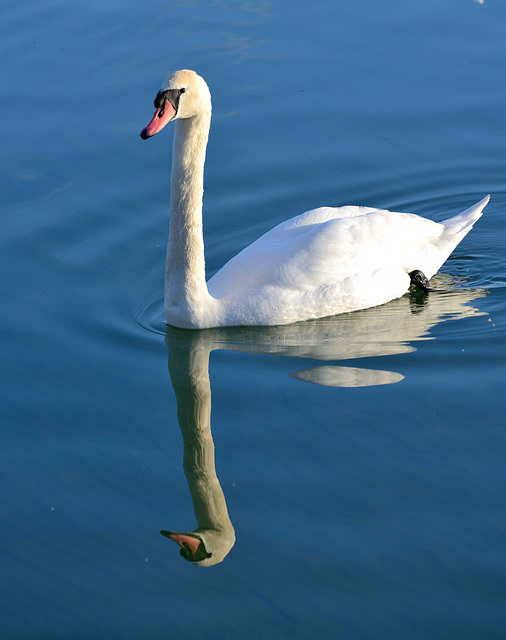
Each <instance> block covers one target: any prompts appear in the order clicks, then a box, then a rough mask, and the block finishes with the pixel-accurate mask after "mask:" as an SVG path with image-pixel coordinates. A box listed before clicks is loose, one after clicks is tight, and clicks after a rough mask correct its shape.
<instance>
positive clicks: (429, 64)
mask: <svg viewBox="0 0 506 640" xmlns="http://www.w3.org/2000/svg"><path fill="white" fill-rule="evenodd" d="M4 4H5V6H4V11H3V16H4V17H3V22H2V36H3V37H2V40H1V43H2V44H1V45H0V47H1V49H2V53H3V57H4V60H5V61H7V62H6V64H5V65H4V68H3V72H2V74H3V82H2V83H1V84H0V94H1V98H2V99H1V101H0V110H1V113H2V118H1V119H0V122H1V123H2V124H1V125H0V126H1V127H2V142H1V144H0V166H1V169H2V171H1V173H0V176H1V177H0V182H1V187H2V201H1V202H2V204H1V217H0V220H1V223H0V224H1V233H0V243H1V251H2V258H3V259H2V264H3V265H4V277H3V278H2V285H1V286H2V313H1V316H0V323H1V324H0V328H1V331H2V335H3V343H2V344H3V346H2V356H3V357H2V374H3V375H2V385H1V386H0V394H1V397H2V415H3V420H2V430H1V443H2V447H1V458H2V464H1V472H0V473H1V477H2V485H3V487H4V489H3V492H2V501H1V508H0V517H1V525H2V527H1V528H2V540H1V542H0V562H1V565H2V569H3V571H2V575H3V580H2V598H1V604H0V637H1V638H2V640H4V639H5V640H14V639H16V640H17V639H20V638H23V639H30V640H31V639H45V638H51V639H55V638H56V639H57V638H65V639H66V640H68V639H69V638H76V639H81V638H86V639H87V638H118V639H120V640H127V639H129V638H139V637H146V638H153V639H155V638H167V637H180V638H199V637H203V638H220V640H221V639H226V638H231V639H232V638H233V639H237V638H252V639H256V638H259V637H276V638H279V639H284V638H286V639H290V640H292V639H297V638H301V639H307V638H350V639H373V638H374V640H378V639H380V638H385V639H387V638H388V639H389V640H392V639H395V638H399V639H405V638H413V639H417V638H420V639H426V638H431V639H436V640H438V639H442V640H443V639H444V640H447V639H453V638H455V639H457V638H458V639H459V640H460V639H462V638H473V639H474V638H484V639H489V638H490V639H492V638H502V637H504V633H505V628H506V614H505V609H504V602H505V599H506V553H505V551H506V549H505V542H504V540H505V533H506V531H505V529H506V513H505V509H504V495H505V488H506V487H505V484H506V483H505V472H504V457H505V455H506V433H505V427H504V425H505V408H506V399H505V398H506V395H505V374H506V371H505V357H506V288H505V285H506V277H505V270H504V246H505V241H506V223H505V218H504V210H505V204H506V184H505V175H506V161H505V158H506V153H505V151H506V134H505V131H506V115H505V114H506V108H505V106H506V105H505V102H506V88H505V84H504V64H505V56H506V46H505V44H504V25H505V20H506V7H504V6H503V4H501V3H497V2H493V1H492V0H485V2H483V3H476V2H472V1H471V0H448V1H447V2H445V3H441V2H437V1H436V0H429V1H427V2H424V3H408V2H404V3H399V2H394V1H393V0H386V1H385V2H381V3H373V2H370V1H368V0H358V1H356V2H354V3H348V2H335V3H325V2H312V3H302V2H295V3H294V2H290V3H288V2H284V1H281V2H276V3H273V2H259V3H250V2H240V1H239V2H232V1H227V0H224V1H221V0H220V1H218V0H216V1H211V0H209V1H204V0H202V1H199V0H195V1H193V2H180V3H178V2H169V3H167V2H165V3H163V2H156V1H155V2H153V3H150V4H146V3H144V4H139V3H134V2H127V3H124V2H122V3H119V2H109V3H107V5H103V3H98V2H86V3H84V2H74V3H69V2H64V1H63V0H52V1H50V2H46V3H43V4H41V3H36V2H33V1H31V0H29V1H28V2H25V3H23V4H20V3H14V2H11V1H10V0H9V1H7V2H6V3H4ZM184 67H188V68H193V69H196V70H197V71H198V72H199V73H201V74H202V75H203V76H204V77H205V78H206V80H207V81H208V83H209V86H210V88H211V91H212V94H213V124H212V130H211V137H210V143H209V149H208V161H207V166H206V193H205V241H206V257H207V269H208V272H209V275H212V274H213V273H214V272H215V271H216V270H217V269H218V268H219V267H220V266H221V265H222V264H224V262H225V261H226V260H227V259H229V258H230V257H231V256H232V255H234V254H235V253H237V252H238V251H239V250H240V249H241V248H243V247H244V246H245V245H246V244H247V243H248V242H251V241H252V240H254V239H255V238H256V237H258V235H259V234H260V233H262V232H264V231H266V230H268V229H269V228H270V227H272V226H273V225H274V224H276V223H278V222H280V221H282V220H283V219H286V218H287V217H289V216H292V215H296V214H298V213H300V212H302V211H304V210H307V209H310V208H313V207H315V206H319V205H342V204H357V205H369V206H377V207H382V208H391V209H397V210H403V211H413V212H416V213H420V214H422V215H426V216H428V217H431V218H432V219H435V220H442V219H444V218H446V217H449V216H450V215H452V214H455V213H458V212H459V211H461V210H463V209H465V208H467V207H468V206H469V205H471V204H473V203H474V202H477V201H478V200H479V199H481V198H482V197H483V196H485V195H486V194H487V193H491V195H492V199H491V202H490V204H489V205H488V206H487V209H486V212H485V215H484V216H483V218H482V219H481V220H480V221H479V223H478V224H477V225H476V227H475V229H474V230H473V231H472V233H471V234H470V235H469V236H468V237H466V239H465V240H464V241H463V242H462V244H461V245H460V246H459V247H458V248H457V250H456V251H455V253H454V254H453V256H452V257H451V258H450V259H449V260H448V262H447V263H446V264H445V265H444V268H443V270H442V272H443V273H442V275H441V276H439V279H438V280H437V281H436V282H437V283H439V286H440V288H444V289H449V291H447V292H446V293H441V294H438V295H430V296H429V297H424V296H416V295H411V296H405V297H404V298H402V299H400V300H397V301H394V302H392V303H390V304H388V305H385V306H383V307H381V308H378V309H371V310H368V311H365V312H359V313H355V314H349V315H346V316H340V317H337V318H330V319H324V320H319V321H314V322H308V323H300V324H297V325H293V326H290V327H283V328H268V329H230V330H215V331H204V332H196V333H193V332H184V331H178V330H174V329H170V328H168V329H167V328H166V327H165V325H164V321H163V311H162V306H163V305H162V296H163V268H164V266H163V265H164V259H165V245H166V236H167V220H168V189H169V171H170V145H171V138H172V134H171V132H170V131H164V132H163V133H162V134H160V136H157V137H156V138H154V139H153V140H151V141H149V143H143V142H141V140H140V138H139V135H138V134H139V132H140V130H141V129H142V127H143V126H144V125H145V124H146V122H147V121H148V119H149V118H150V117H151V115H152V110H153V107H152V100H153V98H154V96H155V94H156V91H157V89H158V87H159V85H160V82H161V80H162V79H163V78H164V76H165V75H166V74H167V73H168V72H169V71H171V70H174V69H177V68H184ZM170 358H172V362H173V367H175V369H174V368H173V370H172V372H171V373H172V374H174V371H175V376H173V380H174V379H175V380H176V384H175V385H174V387H173V384H172V382H171V375H170V373H169V368H168V361H169V359H170ZM208 361H209V362H208ZM174 363H175V364H174ZM190 364H192V367H191V368H190V366H189V365H190ZM177 381H179V386H178V384H177ZM185 385H186V386H185ZM196 390H198V391H199V393H195V391H196ZM197 401H198V404H195V403H196V402H197ZM177 402H179V403H180V406H182V407H183V408H184V409H185V410H186V412H187V413H186V414H185V415H187V419H186V420H184V421H181V414H180V420H179V422H178V417H177ZM210 411H211V413H210V418H209V412H210ZM189 415H190V416H191V415H193V416H194V419H193V421H192V420H190V419H188V416H189ZM181 430H182V431H181ZM182 432H183V437H184V439H185V446H186V452H187V454H188V452H189V455H190V456H192V455H194V453H192V451H193V449H192V446H197V445H198V446H200V444H202V443H203V445H202V447H201V452H202V456H203V458H202V459H203V462H202V464H203V465H204V467H205V471H206V474H207V476H206V477H207V478H208V479H209V486H212V490H211V491H210V492H209V491H207V486H208V485H205V486H204V490H203V493H201V494H199V493H198V492H196V490H195V486H194V476H192V473H191V468H190V467H189V466H188V464H186V465H185V468H183V466H184V465H183V437H182ZM199 455H200V454H199ZM213 456H214V459H213ZM185 470H186V475H185ZM206 495H207V497H209V496H211V497H213V499H215V500H217V501H219V503H220V505H221V507H220V509H218V513H217V514H215V517H216V521H217V527H218V529H219V528H220V527H222V528H225V529H227V531H229V532H230V527H232V528H233V530H234V532H235V544H233V546H231V548H230V550H229V551H228V553H225V555H224V556H223V558H220V559H221V560H222V561H221V562H219V563H217V564H214V565H213V566H211V567H208V568H199V567H194V566H192V565H191V564H189V563H188V562H185V560H184V559H182V558H181V557H180V555H179V553H178V547H177V545H175V544H174V543H173V542H171V541H170V540H167V539H166V538H164V537H163V536H161V535H160V534H159V531H160V530H172V531H181V532H191V531H192V530H193V529H195V528H196V527H197V526H198V522H197V520H198V517H199V514H200V517H201V518H202V517H204V516H202V513H203V512H205V509H206V508H207V506H206V505H207V504H208V503H206ZM223 504H226V510H224V509H223ZM194 509H195V511H194ZM227 518H228V520H227Z"/></svg>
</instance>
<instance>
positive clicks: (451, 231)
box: [425, 196, 490, 277]
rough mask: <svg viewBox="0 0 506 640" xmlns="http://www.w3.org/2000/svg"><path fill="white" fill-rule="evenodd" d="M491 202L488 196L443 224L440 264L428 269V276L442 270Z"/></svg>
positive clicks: (440, 238)
mask: <svg viewBox="0 0 506 640" xmlns="http://www.w3.org/2000/svg"><path fill="white" fill-rule="evenodd" d="M489 200H490V196H487V197H486V198H483V200H480V202H478V203H477V204H475V205H473V206H472V207H469V209H466V210H465V211H463V212H462V213H459V215H457V216H454V217H453V218H448V220H444V221H443V222H442V224H443V226H444V229H443V233H442V234H441V236H440V237H439V239H438V241H437V246H438V249H439V263H438V264H436V263H434V264H432V265H431V266H432V270H431V269H430V268H428V269H427V271H426V272H425V275H426V276H428V277H431V276H432V275H434V274H435V273H436V272H437V271H438V270H439V269H440V268H441V266H442V265H443V263H444V262H445V261H446V259H447V258H448V256H449V255H450V254H451V253H452V252H453V250H454V249H455V247H456V246H457V245H458V244H459V242H460V241H461V240H462V238H463V237H464V236H465V235H466V234H467V233H468V232H469V231H471V229H472V228H473V224H474V223H475V222H476V220H478V218H481V215H482V213H483V209H484V208H485V206H486V204H487V203H488V201H489Z"/></svg>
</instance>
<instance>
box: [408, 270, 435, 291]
mask: <svg viewBox="0 0 506 640" xmlns="http://www.w3.org/2000/svg"><path fill="white" fill-rule="evenodd" d="M408 276H409V277H410V279H411V284H413V285H414V286H415V287H418V288H419V289H422V291H430V288H429V281H428V279H427V276H426V275H425V273H423V271H419V270H418V269H415V270H414V271H410V273H408Z"/></svg>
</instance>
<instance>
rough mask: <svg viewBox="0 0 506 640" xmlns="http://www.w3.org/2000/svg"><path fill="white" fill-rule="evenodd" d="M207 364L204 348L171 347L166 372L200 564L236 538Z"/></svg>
mask: <svg viewBox="0 0 506 640" xmlns="http://www.w3.org/2000/svg"><path fill="white" fill-rule="evenodd" d="M208 367H209V350H207V349H203V350H200V349H193V350H192V349H189V350H187V349H184V348H178V347H173V346H171V347H170V349H169V371H170V376H171V380H172V385H173V387H174V391H175V394H176V398H177V415H178V422H179V426H180V428H181V433H182V436H183V445H184V449H183V467H184V472H185V475H186V479H187V482H188V486H189V488H190V493H191V496H192V500H193V508H194V511H195V517H196V519H197V524H198V528H197V529H196V530H195V532H194V533H195V534H198V536H199V538H200V539H201V540H202V541H203V543H204V546H205V550H206V552H207V555H208V556H209V557H208V558H206V559H205V560H204V561H203V562H199V564H206V565H210V564H216V562H220V561H221V560H223V558H224V557H225V555H226V554H227V553H228V552H229V551H230V549H231V548H232V546H233V544H234V542H235V533H234V528H233V526H232V523H231V522H230V518H229V516H228V511H227V505H226V502H225V496H224V495H223V491H222V489H221V486H220V483H219V481H218V477H217V475H216V470H215V462H214V444H213V438H212V435H211V386H210V382H209V372H208ZM209 554H211V555H209ZM190 559H191V558H190Z"/></svg>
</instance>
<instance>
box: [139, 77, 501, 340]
mask: <svg viewBox="0 0 506 640" xmlns="http://www.w3.org/2000/svg"><path fill="white" fill-rule="evenodd" d="M155 106H156V107H157V111H156V113H155V115H154V117H153V119H152V120H151V122H150V123H149V124H148V126H147V127H146V128H145V129H144V130H143V131H142V133H141V137H143V138H148V137H151V136H152V135H154V134H155V133H158V132H159V131H160V130H161V129H162V128H163V127H164V126H165V124H167V122H169V121H170V120H173V119H174V120H177V122H176V130H175V136H174V151H173V164H172V179H171V202H170V204H171V219H170V228H169V243H168V247H167V264H166V274H165V315H166V318H167V322H168V323H169V324H171V325H173V326H176V327H180V328H188V329H204V328H210V327H225V326H234V325H279V324H289V323H292V322H297V321H300V320H308V319H310V318H322V317H325V316H331V315H336V314H339V313H344V312H348V311H356V310H358V309H365V308H368V307H374V306H377V305H380V304H383V303H385V302H388V301H390V300H393V299H394V298H398V297H400V296H402V295H403V294H404V293H405V292H406V291H407V290H408V288H409V286H410V281H411V280H410V275H409V274H410V272H412V271H414V270H420V271H422V272H424V273H425V275H426V276H427V277H428V278H431V277H432V276H433V275H434V274H435V273H436V272H437V271H438V269H439V268H440V267H441V265H442V264H443V263H444V262H445V260H446V259H447V258H448V256H449V255H450V254H451V252H452V251H453V249H454V248H455V247H456V246H457V245H458V243H459V242H460V241H461V240H462V238H463V237H464V236H465V235H466V234H467V233H468V231H469V230H470V229H471V228H472V226H473V224H474V222H475V221H476V220H477V219H478V218H479V217H480V216H481V215H482V211H483V208H484V207H485V205H486V204H487V202H488V200H489V197H488V196H487V197H486V198H484V199H483V200H481V202H479V203H478V204H476V205H474V206H473V207H471V208H470V209H467V211H464V213H461V214H460V215H458V216H455V217H454V218H450V219H449V220H446V221H444V222H442V223H436V222H433V221H431V220H427V219H425V218H421V217H420V216H417V215H413V214H408V213H394V212H390V211H384V210H379V209H373V208H369V207H354V206H346V207H338V208H333V207H322V208H319V209H314V210H312V211H308V212H306V213H303V214H302V215H299V216H297V217H295V218H292V219H291V220H288V221H287V222H284V223H282V224H280V225H278V226H276V227H275V228H274V229H272V230H271V231H269V232H268V233H266V234H265V235H263V236H262V237H261V238H259V239H258V240H256V241H255V242H254V243H253V244H251V245H250V246H249V247H247V248H246V249H244V250H243V251H241V252H240V253H239V254H238V255H237V256H236V257H235V258H232V260H230V261H229V262H228V263H227V264H226V265H225V266H224V267H223V268H222V269H221V270H220V271H218V273H216V275H214V276H213V277H212V278H211V279H210V280H209V282H208V283H206V280H205V264H204V241H203V233H202V195H203V181H204V161H205V153H206V146H207V138H208V134H209V127H210V122H211V97H210V93H209V89H208V87H207V84H206V83H205V82H204V80H203V79H202V78H201V77H200V76H198V75H197V74H196V73H195V72H193V71H188V70H184V71H176V72H175V73H174V74H172V75H170V76H169V77H168V78H167V79H166V80H165V82H164V83H163V85H162V88H161V89H160V91H159V92H158V95H157V98H156V100H155Z"/></svg>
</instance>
